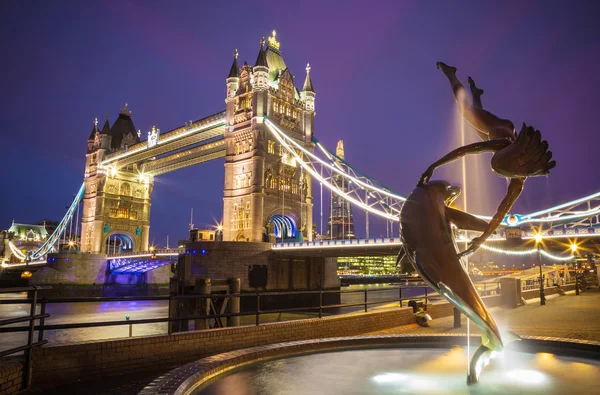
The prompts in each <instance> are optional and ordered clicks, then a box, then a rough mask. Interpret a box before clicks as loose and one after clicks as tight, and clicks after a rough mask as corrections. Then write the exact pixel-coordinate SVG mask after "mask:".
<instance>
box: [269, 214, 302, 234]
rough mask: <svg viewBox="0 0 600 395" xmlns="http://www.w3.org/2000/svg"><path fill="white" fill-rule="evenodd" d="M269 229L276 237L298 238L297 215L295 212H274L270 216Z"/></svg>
mask: <svg viewBox="0 0 600 395" xmlns="http://www.w3.org/2000/svg"><path fill="white" fill-rule="evenodd" d="M267 229H268V230H269V234H274V235H275V238H276V239H280V240H281V239H283V240H290V239H296V233H297V231H298V228H297V225H296V215H295V214H293V213H289V214H288V213H284V214H281V213H280V212H279V213H274V214H272V215H271V216H270V217H269V221H268V223H267Z"/></svg>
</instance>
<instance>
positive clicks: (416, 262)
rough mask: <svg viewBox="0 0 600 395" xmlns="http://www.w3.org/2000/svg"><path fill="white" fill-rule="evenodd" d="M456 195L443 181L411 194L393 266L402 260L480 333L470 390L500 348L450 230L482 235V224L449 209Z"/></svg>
mask: <svg viewBox="0 0 600 395" xmlns="http://www.w3.org/2000/svg"><path fill="white" fill-rule="evenodd" d="M459 194H460V188H458V187H454V186H451V185H450V184H448V183H447V182H445V181H430V182H429V183H427V184H419V185H418V186H417V187H416V188H415V189H414V190H413V191H412V193H411V194H410V195H409V196H408V198H407V199H406V201H405V202H404V205H403V207H402V210H401V211H400V226H401V228H402V239H403V243H404V244H403V250H401V252H400V254H399V257H398V261H400V260H401V258H403V257H406V258H407V259H408V261H409V262H410V263H412V265H413V266H414V268H415V269H416V271H417V272H418V273H419V274H420V275H421V277H422V278H423V279H424V280H425V281H426V282H427V283H428V284H429V285H430V286H431V287H432V288H433V289H434V290H436V291H437V292H438V293H439V294H440V295H442V296H443V297H444V298H446V299H447V300H448V301H449V302H450V303H452V304H453V305H454V306H455V307H456V308H457V309H459V310H460V311H461V312H462V313H463V314H464V315H465V316H467V317H468V318H469V319H470V320H471V321H473V322H474V323H475V324H476V325H477V326H478V327H479V329H480V330H481V333H482V342H481V346H479V348H478V349H477V351H476V352H475V354H474V355H473V357H472V359H471V362H470V369H469V374H468V376H467V382H468V383H469V384H472V383H476V382H478V380H479V374H480V373H481V370H482V369H483V367H484V366H485V365H486V364H487V363H488V362H489V360H490V359H491V358H492V357H493V355H494V354H493V353H494V352H497V351H501V350H502V349H503V347H504V344H503V342H502V337H501V335H500V331H499V330H498V326H497V325H496V322H495V321H494V318H493V317H492V316H491V314H490V313H489V311H488V310H487V308H486V307H485V304H484V303H483V301H482V300H481V297H480V296H479V294H478V292H477V290H476V289H475V286H474V285H473V283H472V282H471V279H470V278H469V276H468V274H467V272H466V271H465V269H464V268H463V264H462V262H461V258H460V255H459V254H458V247H457V245H456V242H455V237H454V234H453V230H452V226H451V224H454V225H455V226H456V227H457V228H460V229H467V230H473V231H480V232H483V231H484V230H485V229H487V227H488V223H487V222H486V221H484V220H481V219H479V218H477V217H474V216H472V215H470V214H468V213H465V212H463V211H460V210H456V209H454V208H451V207H449V206H450V204H452V202H453V201H454V200H455V199H456V198H457V197H458V195H459ZM514 336H516V335H514ZM517 338H518V336H517Z"/></svg>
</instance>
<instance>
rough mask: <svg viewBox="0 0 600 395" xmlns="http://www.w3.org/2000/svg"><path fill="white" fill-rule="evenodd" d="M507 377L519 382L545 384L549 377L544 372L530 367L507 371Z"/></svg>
mask: <svg viewBox="0 0 600 395" xmlns="http://www.w3.org/2000/svg"><path fill="white" fill-rule="evenodd" d="M505 376H506V378H507V379H509V380H512V381H515V382H518V383H519V384H532V385H535V384H543V383H544V382H546V381H547V377H546V375H545V374H543V373H542V372H539V371H537V370H530V369H520V370H511V371H508V372H506V373H505Z"/></svg>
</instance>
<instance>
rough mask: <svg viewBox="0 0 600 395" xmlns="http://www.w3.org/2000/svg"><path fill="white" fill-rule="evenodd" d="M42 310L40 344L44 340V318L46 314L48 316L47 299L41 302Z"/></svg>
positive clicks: (39, 332) (39, 333)
mask: <svg viewBox="0 0 600 395" xmlns="http://www.w3.org/2000/svg"><path fill="white" fill-rule="evenodd" d="M41 304H42V307H41V310H40V314H41V315H42V318H40V330H39V331H38V342H41V341H42V340H44V321H46V319H45V318H44V317H43V315H44V314H46V298H42V300H41Z"/></svg>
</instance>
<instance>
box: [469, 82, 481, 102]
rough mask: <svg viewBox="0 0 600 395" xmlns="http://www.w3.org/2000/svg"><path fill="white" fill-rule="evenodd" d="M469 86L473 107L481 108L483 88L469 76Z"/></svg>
mask: <svg viewBox="0 0 600 395" xmlns="http://www.w3.org/2000/svg"><path fill="white" fill-rule="evenodd" d="M469 88H471V96H473V107H476V108H483V103H482V102H481V95H483V89H479V88H478V87H477V85H475V81H473V78H471V77H469Z"/></svg>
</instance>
